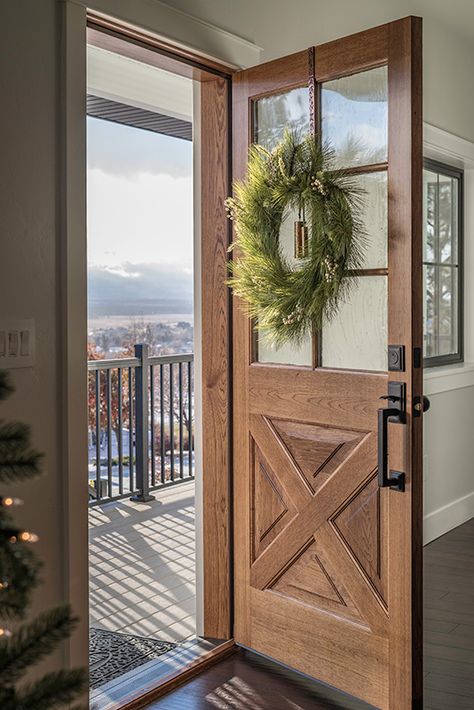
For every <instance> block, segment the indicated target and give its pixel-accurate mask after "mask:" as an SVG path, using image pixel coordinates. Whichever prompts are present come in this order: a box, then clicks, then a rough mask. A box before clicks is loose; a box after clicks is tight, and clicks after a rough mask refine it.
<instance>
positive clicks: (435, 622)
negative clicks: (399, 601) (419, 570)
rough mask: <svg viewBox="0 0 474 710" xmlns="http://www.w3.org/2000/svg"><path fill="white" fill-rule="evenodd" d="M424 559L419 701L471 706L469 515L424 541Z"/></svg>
mask: <svg viewBox="0 0 474 710" xmlns="http://www.w3.org/2000/svg"><path fill="white" fill-rule="evenodd" d="M424 560H425V580H424V586H425V602H424V618H425V681H424V685H425V702H424V707H425V708H426V710H450V709H451V708H456V709H457V710H464V709H466V710H472V709H473V708H474V518H473V519H472V520H470V521H469V522H467V523H464V525H460V526H459V527H458V528H455V529H454V530H451V531H450V532H449V533H447V534H446V535H443V537H440V538H438V539H437V540H434V542H432V543H431V544H429V545H427V546H426V547H425V550H424Z"/></svg>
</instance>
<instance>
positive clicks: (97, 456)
mask: <svg viewBox="0 0 474 710" xmlns="http://www.w3.org/2000/svg"><path fill="white" fill-rule="evenodd" d="M100 453H101V451H100V370H96V371H95V497H96V499H97V500H100V499H101V497H102V496H101V493H102V491H101V480H100V476H101V465H100Z"/></svg>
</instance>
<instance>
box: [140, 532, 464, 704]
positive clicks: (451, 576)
mask: <svg viewBox="0 0 474 710" xmlns="http://www.w3.org/2000/svg"><path fill="white" fill-rule="evenodd" d="M424 574H425V580H424V584H425V701H424V708H425V709H426V710H452V709H454V708H455V709H456V710H474V519H473V520H471V521H469V522H468V523H465V524H464V525H461V526H460V527H458V528H456V529H455V530H452V531H451V532H449V533H448V534H447V535H444V536H443V537H441V538H439V539H438V540H435V541H434V542H432V543H431V544H430V545H427V547H426V548H425V570H424ZM148 707H149V710H152V709H154V710H211V709H213V710H330V709H331V708H332V709H335V708H344V709H345V710H363V709H364V708H365V709H367V708H368V706H367V705H366V704H365V703H361V702H360V701H357V700H355V699H353V698H349V697H347V696H345V695H343V694H341V693H338V692H337V691H334V690H332V689H330V688H326V687H324V686H321V685H320V684H317V683H315V682H313V681H310V680H309V679H306V678H304V677H301V676H299V675H298V674H296V673H291V672H290V671H287V670H285V669H284V668H281V667H280V666H278V665H277V664H274V663H271V662H269V661H266V660H264V659H262V658H260V657H258V656H256V655H255V654H250V653H247V652H243V651H240V652H239V653H236V654H234V655H233V656H231V657H229V658H227V659H226V660H224V661H222V662H221V663H219V664H217V665H216V666H213V667H212V668H210V669H209V670H208V671H206V672H205V673H202V674H201V675H200V676H198V677H197V678H195V679H193V680H191V681H189V682H188V683H187V684H186V685H183V686H182V687H181V688H178V689H176V690H175V691H173V692H172V693H170V694H169V695H167V696H165V697H163V698H161V699H159V700H157V701H156V702H155V703H153V704H152V705H150V706H148Z"/></svg>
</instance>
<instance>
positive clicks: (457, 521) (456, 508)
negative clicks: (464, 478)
mask: <svg viewBox="0 0 474 710" xmlns="http://www.w3.org/2000/svg"><path fill="white" fill-rule="evenodd" d="M471 518H474V491H472V493H468V494H467V495H466V496H463V497H462V498H458V499H457V500H453V501H451V503H448V504H447V505H443V506H442V507H441V508H438V510H433V512H432V513H428V515H425V517H424V520H423V543H424V544H425V545H427V544H428V543H429V542H432V541H433V540H436V538H437V537H440V536H441V535H444V534H445V533H447V532H449V531H450V530H452V529H453V528H456V527H457V526H458V525H462V524H463V523H465V522H467V521H468V520H470V519H471Z"/></svg>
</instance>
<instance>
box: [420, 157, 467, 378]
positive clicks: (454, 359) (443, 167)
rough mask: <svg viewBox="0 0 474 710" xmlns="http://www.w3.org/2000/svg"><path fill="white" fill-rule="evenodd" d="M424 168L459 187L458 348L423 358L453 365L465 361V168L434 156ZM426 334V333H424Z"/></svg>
mask: <svg viewBox="0 0 474 710" xmlns="http://www.w3.org/2000/svg"><path fill="white" fill-rule="evenodd" d="M423 169H426V170H431V171H432V172H436V173H440V174H441V175H446V176H447V177H452V178H455V179H457V180H458V181H459V182H458V185H459V189H458V215H457V223H458V235H457V237H458V245H457V247H458V266H457V269H458V287H457V298H458V324H457V325H458V350H457V352H456V353H451V354H449V355H434V356H432V357H424V358H423V366H424V367H425V368H431V367H440V366H442V365H453V364H456V363H462V362H464V170H463V169H462V168H457V167H455V166H453V165H448V164H447V163H443V162H441V161H439V160H433V159H432V158H424V159H423ZM423 239H424V225H423ZM422 263H423V266H425V264H429V262H425V260H424V259H423V261H422ZM424 290H425V279H424V276H423V294H424ZM423 335H424V333H423Z"/></svg>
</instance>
